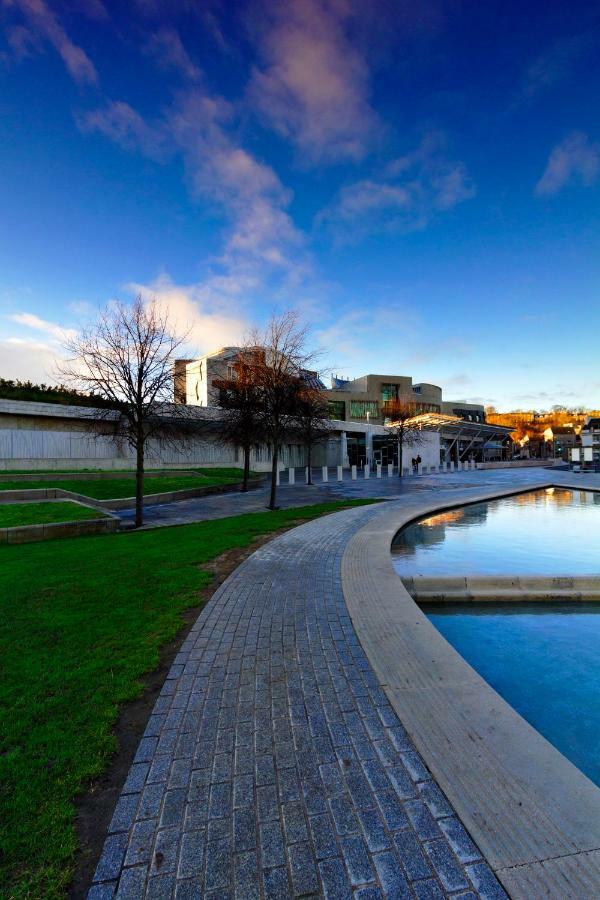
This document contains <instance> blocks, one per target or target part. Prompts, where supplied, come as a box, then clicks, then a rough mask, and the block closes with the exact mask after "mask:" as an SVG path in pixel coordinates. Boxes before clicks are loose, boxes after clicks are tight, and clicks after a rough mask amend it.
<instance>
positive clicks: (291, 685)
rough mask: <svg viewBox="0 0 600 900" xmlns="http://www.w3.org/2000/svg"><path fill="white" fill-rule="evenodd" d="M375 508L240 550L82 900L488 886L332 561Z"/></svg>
mask: <svg viewBox="0 0 600 900" xmlns="http://www.w3.org/2000/svg"><path fill="white" fill-rule="evenodd" d="M378 513H379V510H378V509H377V508H368V509H364V508H362V509H356V510H349V511H346V512H344V513H338V514H336V515H335V516H331V517H327V518H325V519H321V520H318V521H315V522H311V523H308V524H306V525H303V526H301V527H300V528H297V529H294V530H293V531H291V532H288V533H286V534H284V535H282V536H281V537H279V538H277V539H275V540H274V541H272V542H271V543H269V544H267V545H266V546H265V547H263V548H261V549H260V550H258V551H257V552H256V553H254V554H253V555H252V556H251V557H250V558H249V559H248V560H246V562H244V563H243V564H242V565H241V566H240V567H239V568H238V569H237V570H236V571H235V572H234V573H233V574H232V576H231V577H230V578H229V579H228V580H227V581H226V582H225V584H223V585H222V586H221V588H220V589H219V590H218V591H217V592H216V594H215V596H214V598H213V599H212V600H211V602H210V603H209V604H208V605H207V607H206V608H205V610H204V611H203V613H202V614H201V615H200V617H199V619H198V621H197V623H196V625H195V626H194V628H193V629H192V631H191V633H190V635H189V637H188V638H187V639H186V641H185V643H184V645H183V647H182V649H181V652H180V654H179V655H178V657H177V659H176V661H175V663H174V665H173V667H172V669H171V672H170V674H169V677H168V679H167V681H166V683H165V686H164V689H163V691H162V694H161V697H160V698H159V700H158V701H157V704H156V707H155V710H154V713H153V715H152V716H151V718H150V721H149V724H148V728H147V730H146V734H145V737H144V738H143V739H142V741H141V743H140V747H139V750H138V753H137V756H136V759H135V762H134V765H133V766H132V769H131V771H130V774H129V777H128V778H127V782H126V784H125V787H124V790H123V794H122V796H121V799H120V800H119V802H118V805H117V808H116V810H115V814H114V817H113V821H112V823H111V826H110V834H109V837H108V839H107V841H106V845H105V849H104V852H103V855H102V857H101V859H100V863H99V865H98V868H97V871H96V875H95V884H94V886H93V887H92V889H91V891H90V894H89V896H90V898H93V900H99V898H108V897H113V896H115V894H116V896H117V897H119V898H125V897H131V898H134V897H152V898H157V897H176V898H184V897H185V898H191V897H206V898H214V900H216V898H217V897H218V898H225V897H231V898H233V897H235V898H237V900H250V898H254V897H257V898H258V897H265V898H280V897H281V898H287V897H322V896H324V897H331V898H334V897H335V898H345V897H347V898H354V900H376V898H381V897H389V898H403V897H407V898H408V897H412V898H419V900H425V898H442V897H449V896H452V897H456V898H461V900H473V898H475V897H484V898H495V897H503V896H504V894H503V892H502V890H501V889H500V887H499V885H498V884H497V882H496V880H495V878H494V876H493V875H492V873H491V870H490V869H489V868H488V866H487V865H486V864H485V863H484V862H483V860H482V859H481V856H480V853H479V851H478V850H477V848H476V847H475V846H474V845H473V844H472V842H471V841H470V839H469V837H468V835H467V834H466V832H465V831H464V829H463V828H462V826H461V824H460V822H459V821H458V820H457V818H456V816H454V815H453V811H452V809H451V808H450V806H449V804H448V802H447V801H446V799H445V798H444V797H443V795H442V794H441V792H440V790H439V789H438V787H437V786H436V784H435V783H434V782H433V780H432V779H431V776H430V775H429V773H428V771H427V769H426V767H425V766H424V764H423V761H422V760H421V758H420V757H419V756H418V754H417V753H416V752H415V751H414V749H413V747H412V745H411V743H410V740H409V739H408V737H407V735H406V733H405V731H404V729H403V728H402V725H401V724H400V722H399V721H398V719H397V718H396V716H395V714H394V712H393V710H392V708H391V706H390V704H389V702H388V701H387V698H386V696H385V693H384V691H383V690H382V688H381V687H380V685H379V684H378V683H377V679H376V678H375V676H374V674H373V672H372V669H371V667H370V665H369V662H368V661H367V659H366V656H365V654H364V652H363V651H362V649H361V646H360V644H359V642H358V639H357V637H356V635H355V633H354V629H353V627H352V624H351V621H350V618H349V615H348V611H347V609H346V605H345V602H344V598H343V595H342V590H341V581H340V563H341V556H342V554H343V550H344V548H345V546H346V543H347V541H348V540H349V538H350V537H351V536H352V534H353V533H354V532H355V531H356V529H357V528H358V527H360V526H361V525H362V524H364V523H365V522H366V521H368V519H369V518H370V517H372V516H375V515H377V514H378Z"/></svg>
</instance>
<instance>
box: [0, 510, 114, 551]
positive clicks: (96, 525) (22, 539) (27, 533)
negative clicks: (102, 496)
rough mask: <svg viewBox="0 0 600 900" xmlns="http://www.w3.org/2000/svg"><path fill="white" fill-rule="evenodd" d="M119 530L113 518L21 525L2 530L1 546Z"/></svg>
mask: <svg viewBox="0 0 600 900" xmlns="http://www.w3.org/2000/svg"><path fill="white" fill-rule="evenodd" d="M118 528H119V520H118V519H117V518H115V517H113V516H111V517H107V518H105V519H83V520H82V521H80V522H48V523H47V524H46V525H20V526H17V527H14V528H0V544H29V543H32V542H33V541H50V540H54V539H55V538H69V537H81V536H83V535H89V534H109V533H111V532H114V531H117V530H118Z"/></svg>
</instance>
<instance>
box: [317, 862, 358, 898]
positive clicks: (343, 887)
mask: <svg viewBox="0 0 600 900" xmlns="http://www.w3.org/2000/svg"><path fill="white" fill-rule="evenodd" d="M319 873H320V875H321V881H322V883H323V895H324V897H325V900H352V889H351V888H350V886H349V884H348V873H347V872H346V868H345V866H344V863H343V862H342V860H341V859H340V858H339V857H336V858H334V859H326V860H324V861H323V862H321V863H319Z"/></svg>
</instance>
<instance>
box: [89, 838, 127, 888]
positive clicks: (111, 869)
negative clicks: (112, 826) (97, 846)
mask: <svg viewBox="0 0 600 900" xmlns="http://www.w3.org/2000/svg"><path fill="white" fill-rule="evenodd" d="M128 838H129V836H128V835H127V833H126V832H121V833H120V834H111V835H110V836H109V837H107V839H106V841H105V842H104V847H103V848H102V854H101V855H100V859H99V861H98V865H97V867H96V873H95V875H94V881H112V880H113V879H115V878H118V877H119V874H120V872H121V867H122V865H123V860H124V859H125V850H126V847H127V841H128Z"/></svg>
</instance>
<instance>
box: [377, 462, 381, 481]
mask: <svg viewBox="0 0 600 900" xmlns="http://www.w3.org/2000/svg"><path fill="white" fill-rule="evenodd" d="M377 477H378V478H381V463H377Z"/></svg>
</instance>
